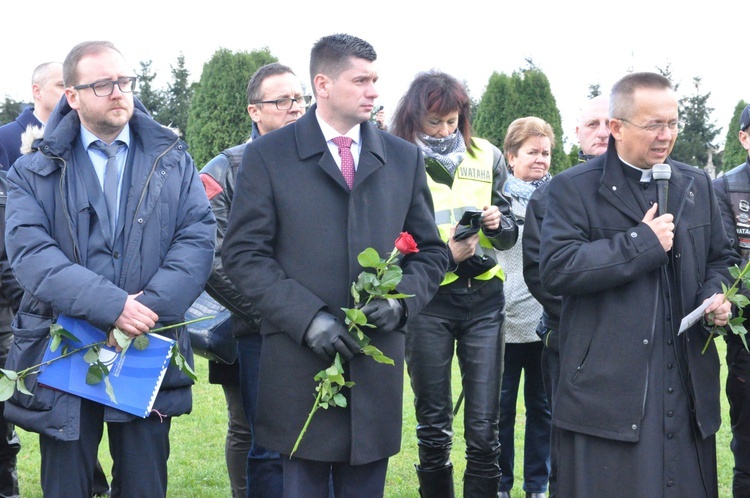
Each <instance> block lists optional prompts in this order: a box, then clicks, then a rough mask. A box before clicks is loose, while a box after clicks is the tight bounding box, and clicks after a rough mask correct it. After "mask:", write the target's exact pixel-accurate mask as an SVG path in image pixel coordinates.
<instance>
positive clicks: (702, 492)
mask: <svg viewBox="0 0 750 498" xmlns="http://www.w3.org/2000/svg"><path fill="white" fill-rule="evenodd" d="M610 112H611V115H610V122H609V126H610V131H611V137H610V141H609V145H608V147H607V152H606V153H605V154H603V155H601V156H599V157H597V158H594V159H591V160H590V161H588V162H586V163H584V164H581V165H578V166H576V167H575V168H571V169H569V170H567V171H565V172H563V173H561V174H559V175H557V176H555V177H554V178H553V179H552V181H551V183H550V187H549V193H548V200H549V203H548V209H547V213H546V216H545V218H544V221H543V223H542V241H541V254H540V269H541V279H542V284H543V285H544V286H545V287H546V288H547V290H548V291H550V292H551V293H553V294H559V295H562V297H563V305H562V312H561V316H560V359H561V369H560V379H559V386H558V391H557V397H556V400H555V409H554V415H553V423H554V424H555V425H556V426H557V427H558V428H559V429H560V431H559V445H558V450H559V452H558V457H559V458H558V464H559V465H558V472H557V493H558V495H559V496H566V497H567V496H575V497H576V498H587V497H601V496H607V497H626V496H627V497H632V496H664V497H671V496H674V497H677V496H680V497H683V496H691V497H697V496H709V497H714V496H717V495H718V483H717V475H716V474H717V473H716V443H715V434H716V432H717V431H718V429H719V425H720V423H721V415H720V414H721V406H720V386H719V358H718V355H717V353H716V347H715V345H714V344H713V342H711V343H710V344H709V345H708V348H707V350H706V352H705V354H703V353H702V349H703V347H704V345H705V344H706V341H707V339H708V337H709V335H708V330H707V329H706V328H705V327H704V323H708V324H710V325H716V326H723V325H725V324H726V323H727V321H728V319H729V316H730V310H731V305H730V304H731V303H729V302H724V296H723V294H721V293H722V287H721V284H722V283H729V272H728V267H730V266H732V265H734V264H736V263H737V262H738V261H739V258H738V257H737V256H736V254H735V253H734V252H733V251H732V248H731V246H730V245H729V240H728V238H727V236H726V232H725V231H724V227H723V226H722V224H721V215H720V212H719V207H718V205H717V202H716V198H715V194H714V190H713V187H712V186H711V179H710V178H709V177H708V175H707V174H706V173H705V172H704V171H702V170H699V169H697V168H695V167H692V166H689V165H686V164H682V163H678V162H675V161H672V160H671V159H669V153H670V152H671V150H672V147H673V146H674V142H675V140H676V138H677V132H678V130H679V121H678V117H679V116H678V105H677V99H676V97H675V95H674V92H673V91H672V87H671V84H670V82H669V80H667V79H666V78H664V77H663V76H661V75H658V74H655V73H632V74H629V75H627V76H625V77H623V78H622V79H621V80H620V81H618V82H617V83H616V84H615V85H614V87H613V88H612V93H611V95H610ZM663 163H666V164H668V165H669V167H670V169H671V178H670V180H669V184H668V185H669V188H668V202H667V203H666V206H662V209H664V208H666V209H665V211H666V213H664V214H660V213H659V212H658V211H657V210H658V209H659V206H658V204H657V203H656V201H657V198H658V196H657V186H656V185H654V182H652V181H651V176H652V168H653V166H654V165H655V164H663ZM701 304H703V305H705V306H706V307H705V309H703V313H702V315H703V318H702V319H700V320H698V321H697V322H696V323H694V324H690V325H688V326H686V327H682V328H684V330H681V329H682V328H681V324H680V322H681V319H682V317H684V316H686V315H688V314H689V313H690V312H691V311H693V310H694V309H696V308H697V307H698V306H700V305H701ZM699 316H700V315H699Z"/></svg>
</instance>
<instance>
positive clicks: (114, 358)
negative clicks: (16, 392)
mask: <svg viewBox="0 0 750 498" xmlns="http://www.w3.org/2000/svg"><path fill="white" fill-rule="evenodd" d="M57 323H58V324H59V325H60V326H62V328H64V329H65V330H67V331H68V332H70V333H71V334H73V335H74V336H75V337H76V338H77V339H78V340H79V341H80V342H75V341H72V340H69V339H67V338H66V339H63V344H64V345H67V347H68V350H73V349H77V348H80V347H83V346H87V345H89V344H94V343H97V342H100V341H104V340H106V338H107V334H106V333H105V332H104V331H102V330H100V329H98V328H96V327H94V326H93V325H91V324H89V323H88V322H86V321H83V320H79V319H76V318H71V317H69V316H65V315H60V316H59V317H58V319H57ZM148 337H149V343H148V347H147V348H146V349H144V350H141V351H139V350H137V349H136V348H134V347H133V346H132V345H131V346H130V347H129V348H128V349H127V351H126V353H125V354H124V355H123V354H122V353H118V352H117V351H116V350H115V348H111V347H108V346H102V348H101V351H100V352H99V360H100V361H101V362H102V363H104V364H105V365H107V368H108V369H109V381H110V383H111V384H112V391H113V392H114V397H115V400H116V401H113V400H112V399H111V398H110V397H109V395H108V394H107V392H106V391H105V383H104V381H103V380H102V381H101V382H99V383H98V384H93V385H91V384H87V383H86V373H87V372H88V369H89V366H90V364H89V363H88V362H86V361H85V360H84V358H83V357H84V354H85V353H86V350H82V351H79V352H77V353H75V354H72V355H70V356H67V357H65V358H61V359H59V360H56V361H53V362H52V363H50V364H49V365H46V366H45V367H44V370H42V372H41V373H40V374H39V379H38V381H39V384H40V385H41V386H43V387H48V388H52V389H58V390H60V391H64V392H67V393H70V394H74V395H76V396H80V397H82V398H86V399H89V400H91V401H95V402H97V403H101V404H104V405H107V406H111V407H114V408H117V409H118V410H122V411H124V412H127V413H131V414H133V415H137V416H139V417H143V418H145V417H147V416H148V415H149V413H151V408H152V407H153V406H154V400H155V399H156V395H157V393H158V392H159V386H161V382H162V380H163V379H164V374H165V373H166V371H167V367H168V366H169V360H170V358H171V356H172V344H174V342H175V341H174V340H172V339H167V338H166V337H163V336H160V335H159V334H149V335H148ZM50 343H51V341H50ZM62 350H63V348H62V347H58V348H57V350H56V351H52V350H50V347H49V345H48V346H47V351H46V352H45V354H44V361H45V362H46V361H48V360H52V359H54V358H59V357H60V356H61V354H62Z"/></svg>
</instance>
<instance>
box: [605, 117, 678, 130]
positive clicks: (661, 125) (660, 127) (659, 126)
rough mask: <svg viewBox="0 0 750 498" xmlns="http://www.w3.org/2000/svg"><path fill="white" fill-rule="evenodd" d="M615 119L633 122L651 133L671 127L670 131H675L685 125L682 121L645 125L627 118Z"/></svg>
mask: <svg viewBox="0 0 750 498" xmlns="http://www.w3.org/2000/svg"><path fill="white" fill-rule="evenodd" d="M615 119H619V120H620V121H623V122H625V123H628V124H631V125H633V126H635V127H636V128H640V129H641V130H646V131H647V132H649V133H661V132H662V131H663V130H664V128H669V131H671V132H675V131H680V130H682V127H683V123H682V121H670V122H669V123H651V124H649V125H646V126H643V125H639V124H636V123H633V122H632V121H628V120H627V119H625V118H615Z"/></svg>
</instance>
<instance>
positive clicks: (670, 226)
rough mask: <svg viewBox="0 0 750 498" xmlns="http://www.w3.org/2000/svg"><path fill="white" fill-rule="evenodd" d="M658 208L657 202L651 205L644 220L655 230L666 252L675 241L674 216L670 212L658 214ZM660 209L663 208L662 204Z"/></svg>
mask: <svg viewBox="0 0 750 498" xmlns="http://www.w3.org/2000/svg"><path fill="white" fill-rule="evenodd" d="M656 209H657V205H656V204H654V205H653V206H651V209H649V210H648V211H646V215H645V216H644V217H643V222H644V223H645V224H646V225H648V226H649V227H651V230H653V231H654V235H656V237H657V238H658V239H659V243H660V244H661V246H662V247H663V248H664V252H668V251H670V250H671V249H672V243H673V242H674V223H673V221H674V216H672V215H671V214H669V213H667V214H663V215H661V216H656ZM659 209H661V207H660V206H659Z"/></svg>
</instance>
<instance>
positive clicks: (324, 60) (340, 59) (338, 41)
mask: <svg viewBox="0 0 750 498" xmlns="http://www.w3.org/2000/svg"><path fill="white" fill-rule="evenodd" d="M350 57H357V58H359V59H365V60H368V61H370V62H373V61H375V59H377V58H378V54H376V53H375V49H374V48H373V47H372V45H370V44H369V43H367V42H366V41H364V40H362V39H361V38H357V37H356V36H352V35H346V34H343V33H338V34H335V35H329V36H324V37H323V38H321V39H320V40H318V41H317V42H315V45H313V48H312V50H311V51H310V81H313V80H314V79H315V75H317V74H325V75H326V76H328V77H329V78H331V79H333V80H335V79H336V78H338V76H339V75H340V74H341V73H343V72H344V71H346V69H348V68H349V66H350V65H351V62H350V60H349V58H350ZM313 88H315V85H313Z"/></svg>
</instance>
